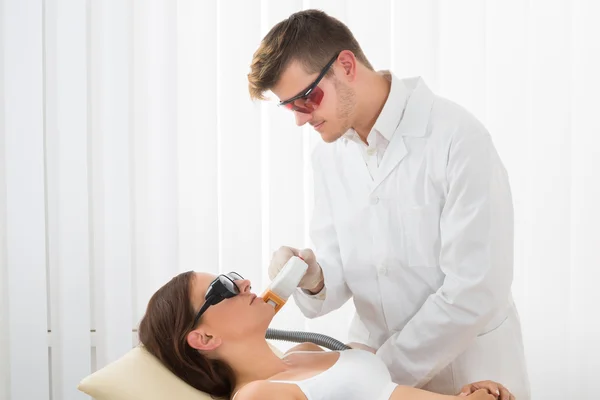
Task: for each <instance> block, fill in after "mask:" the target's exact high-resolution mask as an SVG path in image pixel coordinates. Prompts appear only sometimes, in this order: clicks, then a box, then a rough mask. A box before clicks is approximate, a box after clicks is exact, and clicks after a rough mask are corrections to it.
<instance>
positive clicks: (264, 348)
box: [220, 338, 290, 392]
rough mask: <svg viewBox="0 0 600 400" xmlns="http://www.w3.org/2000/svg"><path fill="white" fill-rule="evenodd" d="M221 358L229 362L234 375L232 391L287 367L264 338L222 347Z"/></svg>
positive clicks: (267, 377) (285, 369)
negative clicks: (226, 347)
mask: <svg viewBox="0 0 600 400" xmlns="http://www.w3.org/2000/svg"><path fill="white" fill-rule="evenodd" d="M220 356H221V357H222V359H223V360H224V361H225V362H227V364H229V366H230V367H231V369H233V372H234V374H235V377H236V387H235V389H234V392H235V391H237V390H239V389H240V388H241V387H242V386H244V385H247V384H248V383H250V382H253V381H258V380H267V379H269V378H271V377H272V376H274V375H277V374H279V373H281V372H284V371H287V370H288V369H289V367H290V366H289V364H288V363H286V362H285V360H283V359H281V358H280V357H279V356H278V355H277V354H275V353H274V352H273V350H272V349H271V347H270V346H269V344H268V343H267V341H266V340H265V339H264V338H260V339H257V340H256V341H252V342H251V343H248V341H244V343H239V345H237V346H235V347H229V348H228V349H223V351H222V353H221V355H220Z"/></svg>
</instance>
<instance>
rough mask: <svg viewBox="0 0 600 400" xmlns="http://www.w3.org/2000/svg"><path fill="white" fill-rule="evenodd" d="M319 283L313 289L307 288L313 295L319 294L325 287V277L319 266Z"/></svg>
mask: <svg viewBox="0 0 600 400" xmlns="http://www.w3.org/2000/svg"><path fill="white" fill-rule="evenodd" d="M319 278H320V279H319V283H317V285H316V286H315V287H313V288H312V289H306V291H307V292H309V293H310V294H312V295H315V294H318V293H319V292H321V290H323V288H324V287H325V278H324V277H323V270H322V269H321V268H320V267H319Z"/></svg>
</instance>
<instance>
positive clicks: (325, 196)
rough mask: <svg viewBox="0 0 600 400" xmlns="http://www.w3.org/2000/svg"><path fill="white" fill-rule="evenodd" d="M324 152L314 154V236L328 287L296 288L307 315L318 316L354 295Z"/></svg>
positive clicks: (312, 220) (301, 305)
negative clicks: (346, 277)
mask: <svg viewBox="0 0 600 400" xmlns="http://www.w3.org/2000/svg"><path fill="white" fill-rule="evenodd" d="M319 155H320V153H319V152H317V151H315V153H314V154H313V157H312V161H313V175H314V209H313V215H312V218H311V224H310V237H311V240H312V242H313V244H314V246H315V249H314V251H315V255H316V257H317V262H318V263H319V265H320V266H321V269H322V270H323V277H324V281H325V287H324V288H323V290H321V292H319V293H318V294H316V295H311V294H308V293H306V292H305V291H303V290H300V289H298V290H296V292H295V293H294V300H295V301H296V304H297V305H298V307H299V308H300V310H301V311H302V313H303V314H304V315H305V316H306V317H307V318H316V317H319V316H321V315H325V314H327V313H329V312H331V311H333V310H336V309H338V308H340V307H341V306H342V305H343V304H344V303H345V302H346V301H347V300H348V299H349V298H350V296H351V295H352V293H351V292H350V289H349V288H348V286H347V285H346V281H345V280H344V273H343V268H342V260H341V256H340V248H339V244H338V238H337V233H336V231H335V226H334V223H333V215H332V213H331V202H330V196H329V189H328V187H327V185H326V184H325V178H324V169H323V168H322V165H321V163H320V161H319Z"/></svg>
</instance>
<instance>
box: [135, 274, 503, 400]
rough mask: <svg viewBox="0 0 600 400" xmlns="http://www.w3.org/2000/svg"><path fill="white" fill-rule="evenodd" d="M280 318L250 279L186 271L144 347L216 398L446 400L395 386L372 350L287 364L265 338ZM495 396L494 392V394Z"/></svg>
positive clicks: (481, 392) (143, 332) (308, 356)
mask: <svg viewBox="0 0 600 400" xmlns="http://www.w3.org/2000/svg"><path fill="white" fill-rule="evenodd" d="M274 315H275V312H274V309H273V307H272V306H271V305H269V304H267V303H265V302H263V301H261V299H260V298H257V297H256V295H255V294H253V293H252V292H251V291H250V281H248V280H246V279H243V278H242V277H241V276H240V275H238V274H236V273H234V272H232V273H229V274H225V275H219V276H217V277H215V276H214V275H210V274H206V273H196V272H186V273H182V274H180V275H178V276H176V277H174V278H173V279H172V280H171V281H170V282H168V283H167V284H165V285H164V286H163V287H161V288H160V289H159V290H158V291H157V292H156V293H155V294H154V295H153V296H152V298H151V299H150V302H149V303H148V307H147V310H146V314H145V315H144V318H143V319H142V321H141V323H140V327H139V335H140V341H141V342H142V344H143V345H144V347H145V348H146V349H147V350H148V351H149V352H150V353H151V354H153V355H154V356H155V357H156V358H158V359H159V360H160V361H161V362H162V363H163V364H164V365H165V366H166V367H167V368H169V369H170V370H171V371H172V372H173V373H174V374H175V375H177V376H178V377H179V378H181V379H182V380H183V381H185V382H187V383H188V384H189V385H191V386H193V387H195V388H196V389H199V390H201V391H203V392H206V393H209V394H211V395H213V396H216V397H223V398H227V399H234V398H235V400H270V399H273V400H320V399H327V400H335V399H344V400H368V399H372V400H446V399H457V398H458V399H462V398H464V397H462V396H465V394H463V395H462V396H447V395H441V394H436V393H432V392H428V391H424V390H420V389H416V388H412V387H406V386H399V385H396V384H394V383H392V381H391V378H390V374H389V372H388V370H387V368H386V366H385V364H384V363H383V361H382V360H381V359H379V357H377V356H376V355H375V354H373V353H371V352H368V351H366V350H359V349H351V350H344V351H323V350H322V349H321V348H320V347H319V346H317V345H313V344H310V343H307V344H301V345H298V346H296V347H295V348H293V349H291V350H290V351H288V352H287V353H286V354H285V355H284V356H283V357H282V358H280V357H279V356H277V355H276V354H275V353H274V352H273V350H272V349H271V348H270V347H269V345H268V343H267V341H266V339H265V334H266V331H267V328H268V326H269V323H270V322H271V320H272V318H273V316H274ZM465 390H466V393H469V394H468V395H466V396H467V398H468V399H470V400H495V399H501V400H509V399H510V400H513V399H514V397H513V396H512V395H511V394H510V393H509V392H508V391H507V390H506V389H505V388H504V387H502V386H501V385H499V384H497V383H495V382H491V381H485V382H477V383H474V384H472V385H467V387H465ZM490 393H493V395H492V394H490Z"/></svg>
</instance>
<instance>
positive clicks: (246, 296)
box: [191, 272, 275, 342]
mask: <svg viewBox="0 0 600 400" xmlns="http://www.w3.org/2000/svg"><path fill="white" fill-rule="evenodd" d="M215 278H217V276H216V275H212V274H207V273H202V272H197V273H196V275H195V277H194V279H193V280H192V290H191V301H192V305H193V307H194V310H196V312H198V310H200V308H201V307H202V305H203V304H204V299H205V296H206V291H207V290H208V287H209V286H210V284H211V283H212V282H213V281H214V280H215ZM234 283H235V284H236V285H237V287H238V288H239V291H240V293H239V294H238V295H237V296H234V297H231V298H228V299H224V300H222V301H221V302H220V303H218V304H215V305H212V306H210V307H208V309H206V311H205V312H204V313H203V314H202V316H201V317H200V320H199V321H198V325H197V327H196V329H197V330H200V331H202V332H203V334H206V335H209V336H210V337H218V338H219V339H220V340H221V341H222V342H226V341H229V340H240V339H242V338H247V337H250V336H253V335H255V334H256V335H262V336H263V337H264V335H265V332H266V330H267V328H268V326H269V323H270V322H271V320H272V319H273V316H274V315H275V311H274V308H273V306H271V305H269V304H266V303H265V302H264V301H262V299H261V298H259V297H257V295H256V294H254V293H252V292H251V287H250V285H251V283H250V281H249V280H247V279H244V280H236V281H234Z"/></svg>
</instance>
